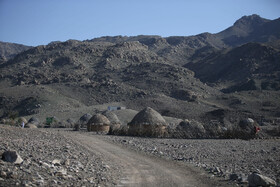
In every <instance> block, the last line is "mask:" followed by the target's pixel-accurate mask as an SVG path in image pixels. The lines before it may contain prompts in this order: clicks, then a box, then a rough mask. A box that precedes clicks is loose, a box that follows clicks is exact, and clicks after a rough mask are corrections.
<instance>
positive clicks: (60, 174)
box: [55, 168, 67, 176]
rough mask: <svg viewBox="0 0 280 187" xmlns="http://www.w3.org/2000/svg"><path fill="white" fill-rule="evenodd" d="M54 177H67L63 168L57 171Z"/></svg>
mask: <svg viewBox="0 0 280 187" xmlns="http://www.w3.org/2000/svg"><path fill="white" fill-rule="evenodd" d="M55 175H56V176H65V175H67V171H66V169H64V168H60V169H59V170H58V171H56V172H55Z"/></svg>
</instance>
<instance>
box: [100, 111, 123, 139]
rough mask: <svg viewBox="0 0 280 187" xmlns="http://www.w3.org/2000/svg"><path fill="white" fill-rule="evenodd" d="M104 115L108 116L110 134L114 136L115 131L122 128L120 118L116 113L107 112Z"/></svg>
mask: <svg viewBox="0 0 280 187" xmlns="http://www.w3.org/2000/svg"><path fill="white" fill-rule="evenodd" d="M102 114H103V115H104V116H106V117H107V118H108V119H109V121H110V130H109V134H112V133H113V132H114V131H115V130H117V129H119V128H120V127H121V121H120V120H119V118H118V116H117V115H116V114H115V113H113V112H111V111H108V110H106V111H104V112H103V113H102Z"/></svg>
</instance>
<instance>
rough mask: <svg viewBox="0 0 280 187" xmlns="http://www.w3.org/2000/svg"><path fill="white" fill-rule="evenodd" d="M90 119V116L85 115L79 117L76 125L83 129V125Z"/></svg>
mask: <svg viewBox="0 0 280 187" xmlns="http://www.w3.org/2000/svg"><path fill="white" fill-rule="evenodd" d="M90 118H92V115H91V114H88V113H86V114H84V115H83V116H82V117H80V119H79V122H78V123H79V124H80V125H81V126H82V127H83V126H85V125H86V124H87V123H88V121H89V120H90Z"/></svg>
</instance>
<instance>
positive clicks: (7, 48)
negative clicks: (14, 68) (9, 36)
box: [0, 41, 31, 62]
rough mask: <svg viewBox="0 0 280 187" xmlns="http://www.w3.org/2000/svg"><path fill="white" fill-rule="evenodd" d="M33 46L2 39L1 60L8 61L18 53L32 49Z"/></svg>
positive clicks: (0, 46) (0, 45)
mask: <svg viewBox="0 0 280 187" xmlns="http://www.w3.org/2000/svg"><path fill="white" fill-rule="evenodd" d="M30 48H31V46H25V45H22V44H16V43H8V42H1V41H0V62H3V61H7V60H9V59H11V58H13V57H14V56H16V55H17V54H19V53H21V52H23V51H26V50H28V49H30Z"/></svg>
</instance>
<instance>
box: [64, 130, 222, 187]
mask: <svg viewBox="0 0 280 187" xmlns="http://www.w3.org/2000/svg"><path fill="white" fill-rule="evenodd" d="M62 133H63V135H64V136H65V137H68V138H71V139H72V140H75V141H76V142H77V143H78V144H80V145H81V146H82V147H84V148H86V149H87V150H89V151H91V152H94V153H95V154H96V155H98V156H100V157H102V158H103V159H104V160H105V161H106V163H108V165H112V166H114V167H117V168H119V171H116V172H120V173H119V174H121V176H122V178H121V180H120V181H119V184H118V186H169V187H170V186H200V187H201V186H225V185H227V184H226V183H224V182H223V183H221V181H217V180H213V179H210V178H209V175H208V174H206V173H204V172H202V171H201V170H198V169H196V168H193V167H191V166H187V165H183V164H182V163H180V164H179V163H176V162H173V161H167V160H164V159H161V158H153V157H150V156H147V155H144V154H141V153H137V152H135V151H132V150H128V149H127V148H124V147H121V146H119V145H115V144H113V143H110V142H108V141H105V140H104V139H103V138H102V136H98V135H92V134H88V133H87V134H86V133H74V132H62Z"/></svg>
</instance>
